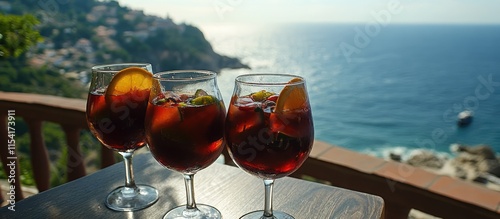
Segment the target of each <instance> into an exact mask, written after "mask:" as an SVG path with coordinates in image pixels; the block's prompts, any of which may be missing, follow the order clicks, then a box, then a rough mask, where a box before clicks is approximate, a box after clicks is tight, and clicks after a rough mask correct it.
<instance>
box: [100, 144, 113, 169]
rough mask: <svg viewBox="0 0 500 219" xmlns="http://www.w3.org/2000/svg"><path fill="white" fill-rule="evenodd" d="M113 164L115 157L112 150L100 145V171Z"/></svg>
mask: <svg viewBox="0 0 500 219" xmlns="http://www.w3.org/2000/svg"><path fill="white" fill-rule="evenodd" d="M113 164H115V155H114V152H113V150H111V149H109V148H107V147H105V146H104V145H101V169H102V168H106V167H108V166H111V165H113Z"/></svg>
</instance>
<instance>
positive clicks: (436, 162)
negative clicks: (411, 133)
mask: <svg viewBox="0 0 500 219" xmlns="http://www.w3.org/2000/svg"><path fill="white" fill-rule="evenodd" d="M445 162H446V159H444V158H441V157H438V156H437V155H436V154H434V153H432V152H430V151H420V152H419V153H417V154H415V155H413V156H411V157H410V158H409V159H408V160H407V161H406V163H408V164H410V165H412V166H415V167H423V168H430V169H434V170H438V169H441V168H442V167H443V165H444V163H445Z"/></svg>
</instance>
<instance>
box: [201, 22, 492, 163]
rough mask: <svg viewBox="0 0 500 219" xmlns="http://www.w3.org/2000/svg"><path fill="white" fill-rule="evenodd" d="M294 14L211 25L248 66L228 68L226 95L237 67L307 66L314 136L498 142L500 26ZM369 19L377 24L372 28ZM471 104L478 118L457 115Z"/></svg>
mask: <svg viewBox="0 0 500 219" xmlns="http://www.w3.org/2000/svg"><path fill="white" fill-rule="evenodd" d="M366 27H367V26H366V25H364V24H345V25H341V24H307V25H305V24H296V25H282V26H274V27H266V28H264V27H225V28H214V29H209V30H206V31H205V33H206V37H207V39H208V40H209V41H210V42H211V43H212V44H213V46H214V49H215V50H216V51H217V52H219V53H222V54H226V55H230V56H236V57H239V58H240V59H241V60H242V61H243V62H245V63H247V64H249V65H250V66H251V67H252V70H223V71H222V72H221V74H220V76H219V78H218V80H219V86H220V88H221V91H222V93H223V96H224V98H225V102H226V103H229V97H230V95H231V92H232V89H233V80H234V77H236V76H237V75H239V74H245V73H251V72H280V73H293V74H298V75H301V76H304V77H305V78H306V81H307V86H308V92H309V96H310V100H311V104H312V110H313V116H314V123H315V138H316V139H318V140H322V141H326V142H328V143H330V144H334V145H339V146H342V147H345V148H349V149H352V150H355V151H359V152H363V153H369V154H373V155H377V156H384V154H386V153H388V151H391V150H398V151H401V152H410V151H412V150H415V149H429V150H434V151H437V152H446V153H448V152H449V151H450V150H449V148H450V145H451V144H454V143H461V144H468V145H476V144H487V145H490V146H492V147H493V148H494V149H495V150H496V151H497V152H500V26H481V25H476V26H470V25H469V26H467V25H463V26H461V25H388V26H378V28H376V27H373V26H372V27H368V29H366ZM370 28H371V29H370ZM464 109H471V110H473V111H474V115H475V117H474V120H473V122H472V124H471V125H470V126H468V127H465V128H459V127H457V125H456V115H457V114H458V113H459V112H460V111H462V110H464Z"/></svg>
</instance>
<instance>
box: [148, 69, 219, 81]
mask: <svg viewBox="0 0 500 219" xmlns="http://www.w3.org/2000/svg"><path fill="white" fill-rule="evenodd" d="M187 73H196V74H200V76H199V77H185V78H183V77H180V78H173V77H169V78H165V77H162V76H163V75H183V74H187ZM215 77H217V73H215V72H213V71H209V70H171V71H162V72H158V73H154V74H153V79H155V80H158V81H202V80H210V79H214V78H215Z"/></svg>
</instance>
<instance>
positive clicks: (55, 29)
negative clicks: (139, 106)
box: [0, 0, 248, 77]
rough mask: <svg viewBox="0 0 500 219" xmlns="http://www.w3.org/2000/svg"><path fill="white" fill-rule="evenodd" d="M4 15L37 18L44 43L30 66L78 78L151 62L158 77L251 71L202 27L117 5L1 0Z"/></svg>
mask: <svg viewBox="0 0 500 219" xmlns="http://www.w3.org/2000/svg"><path fill="white" fill-rule="evenodd" d="M59 2H60V3H59ZM0 12H2V13H4V14H25V13H30V14H34V15H35V16H36V17H37V18H38V19H39V20H40V22H41V24H40V26H39V31H40V34H41V35H42V36H43V37H44V41H43V42H42V43H40V44H39V45H38V46H37V48H35V49H33V50H32V52H30V53H28V54H27V59H28V63H29V64H30V65H31V66H34V67H41V66H48V67H53V68H56V69H58V71H60V72H63V73H70V74H68V75H73V76H75V77H79V76H80V77H83V75H79V74H77V73H79V72H81V71H85V70H88V69H89V68H90V67H91V66H92V65H95V64H105V63H116V62H149V63H151V64H153V67H154V71H155V72H158V71H164V70H172V69H206V70H212V71H215V72H219V71H220V70H221V69H223V68H248V66H246V65H244V64H242V63H241V62H240V61H239V60H238V59H236V58H231V57H227V56H223V55H219V54H217V53H215V52H214V51H213V49H212V46H211V45H210V43H209V42H208V41H207V40H206V39H205V37H204V35H203V33H202V32H201V31H200V30H199V29H198V28H196V27H194V26H192V25H188V24H176V23H174V22H173V21H172V19H170V18H160V17H157V16H150V15H146V14H144V13H143V12H142V11H138V10H133V9H130V8H127V7H122V6H120V4H119V3H118V2H116V1H95V0H66V1H37V2H35V1H32V0H13V1H8V2H7V1H0Z"/></svg>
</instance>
